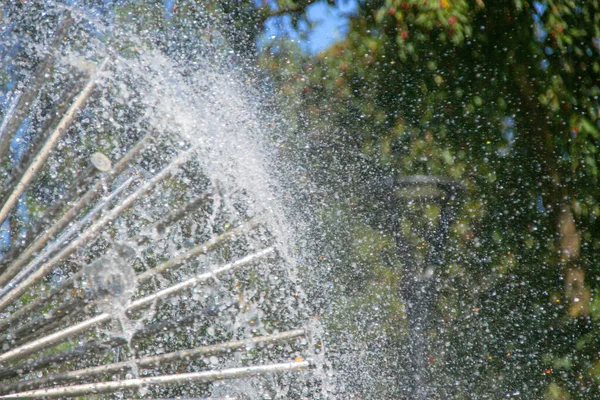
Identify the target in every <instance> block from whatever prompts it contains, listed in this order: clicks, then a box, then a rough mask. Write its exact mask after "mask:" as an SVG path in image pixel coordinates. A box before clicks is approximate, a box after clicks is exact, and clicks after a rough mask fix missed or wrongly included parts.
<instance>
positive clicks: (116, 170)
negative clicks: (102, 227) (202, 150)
mask: <svg viewBox="0 0 600 400" xmlns="http://www.w3.org/2000/svg"><path fill="white" fill-rule="evenodd" d="M153 135H154V132H149V133H147V134H146V135H145V136H144V137H143V138H142V139H140V141H139V142H137V144H136V145H135V146H134V147H133V148H131V150H129V151H128V152H127V154H125V155H124V156H123V157H122V158H121V160H119V162H118V163H117V164H116V165H115V166H114V167H113V169H112V170H111V171H110V172H109V173H108V174H107V176H106V177H105V178H104V182H103V181H102V180H99V181H97V182H96V183H95V184H94V186H92V187H91V188H90V189H89V190H88V191H87V192H86V194H84V195H83V196H82V197H81V198H80V199H79V200H78V201H77V203H75V204H74V205H73V206H72V207H71V208H70V209H69V210H68V211H67V212H66V213H64V214H63V215H62V217H61V218H60V219H59V220H58V221H57V222H56V223H55V224H54V225H53V226H52V227H50V229H48V230H47V231H46V232H44V234H43V235H42V236H40V237H39V238H37V240H35V242H33V244H31V246H29V247H28V248H27V249H26V250H24V251H23V250H22V249H23V247H24V246H18V247H17V246H15V247H13V248H11V250H10V251H9V252H8V253H7V254H6V255H5V256H4V258H3V259H2V264H3V265H6V264H7V263H9V262H11V261H12V260H15V258H16V260H15V261H14V262H13V263H12V264H11V265H10V267H9V268H8V269H7V271H8V270H11V271H12V272H11V273H13V274H14V273H15V272H14V271H19V270H20V269H21V268H22V267H23V266H24V265H25V264H27V263H28V262H29V260H30V259H31V258H32V257H33V256H34V254H35V253H37V252H38V251H40V250H41V249H42V248H43V247H44V246H45V245H46V243H48V242H49V241H50V240H52V239H53V238H54V237H56V236H57V235H58V234H59V233H60V232H61V231H62V230H63V229H64V228H65V227H66V226H67V225H69V224H70V223H71V222H72V221H73V220H74V219H75V218H76V217H77V216H78V215H79V214H80V213H81V211H83V210H84V209H85V208H86V207H87V206H89V205H90V204H91V203H92V201H94V200H95V199H96V197H98V196H99V195H100V193H102V189H103V185H104V184H106V185H108V184H110V183H111V182H112V181H114V180H115V178H116V177H117V176H118V175H120V174H121V172H123V171H124V170H125V169H126V168H127V167H128V166H129V164H131V162H132V161H133V160H134V159H135V158H136V157H137V156H138V155H139V153H140V152H141V151H142V150H144V149H145V148H146V146H147V144H148V142H149V141H150V139H151V138H152V137H153ZM64 206H65V202H64V201H59V202H57V203H55V205H53V206H51V208H53V209H56V210H60V209H62V208H63V207H64ZM48 222H49V221H48V220H47V218H42V219H41V220H39V221H38V222H37V223H36V224H35V225H34V227H33V228H32V232H31V234H30V235H31V236H30V237H31V240H33V239H35V235H37V234H38V233H39V232H41V231H42V228H43V227H44V226H45V225H46V224H47V223H48Z"/></svg>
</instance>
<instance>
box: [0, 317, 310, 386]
mask: <svg viewBox="0 0 600 400" xmlns="http://www.w3.org/2000/svg"><path fill="white" fill-rule="evenodd" d="M305 335H306V332H305V330H304V329H295V330H290V331H285V332H280V333H276V334H272V335H265V336H256V337H252V338H249V339H242V340H234V341H230V342H225V343H219V344H214V345H210V346H202V347H197V348H194V349H188V350H180V351H175V352H172V353H166V354H161V355H157V356H150V357H144V358H139V359H134V360H129V361H122V362H118V363H113V364H105V365H99V366H96V367H91V368H85V369H80V370H76V371H69V372H65V373H62V374H56V375H48V376H46V377H44V378H41V379H32V380H28V381H21V382H15V383H12V384H8V385H3V386H0V391H2V392H3V393H7V392H10V391H14V390H25V389H31V388H35V389H39V388H41V387H43V386H45V385H46V384H49V383H50V384H53V385H55V384H56V383H58V382H70V381H78V380H83V379H89V378H93V377H97V376H101V375H107V374H112V373H118V372H122V371H126V370H128V369H131V368H132V367H133V366H135V367H136V368H150V367H154V366H158V365H161V364H164V363H170V362H175V361H189V360H194V359H197V358H200V357H204V356H207V355H211V354H219V353H225V352H229V351H232V350H239V349H242V348H246V347H247V346H248V345H249V344H252V345H258V344H265V345H266V344H272V343H277V342H282V341H288V340H293V339H296V338H299V337H302V336H305Z"/></svg>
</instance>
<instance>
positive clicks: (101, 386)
mask: <svg viewBox="0 0 600 400" xmlns="http://www.w3.org/2000/svg"><path fill="white" fill-rule="evenodd" d="M310 366H311V364H310V362H308V361H300V362H290V363H281V364H268V365H259V366H254V367H242V368H227V369H221V370H215V371H204V372H191V373H187V374H175V375H160V376H154V377H148V378H137V379H127V380H123V381H111V382H100V383H90V384H85V385H74V386H62V387H55V388H48V389H40V390H31V391H27V392H21V393H14V394H9V395H6V396H2V397H0V399H33V398H39V397H44V398H53V397H58V398H61V397H62V398H65V397H74V396H84V395H86V394H99V393H108V392H114V391H121V390H127V389H138V388H141V387H148V386H156V385H173V384H191V383H207V382H214V381H221V380H225V379H239V378H246V377H249V376H257V375H265V374H273V373H283V372H297V371H304V370H307V369H308V368H310Z"/></svg>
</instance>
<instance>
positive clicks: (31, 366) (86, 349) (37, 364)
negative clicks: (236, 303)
mask: <svg viewBox="0 0 600 400" xmlns="http://www.w3.org/2000/svg"><path fill="white" fill-rule="evenodd" d="M228 307H231V306H228ZM228 307H225V309H226V308H228ZM219 311H220V310H219V309H214V308H212V307H205V308H203V309H201V311H197V312H194V313H192V314H186V315H182V316H177V317H176V318H173V319H168V320H163V321H159V322H156V323H153V324H150V325H145V326H144V327H142V328H141V329H139V330H136V331H135V332H134V333H133V337H132V338H131V341H130V342H128V341H127V340H126V339H125V338H123V337H111V338H108V339H105V340H96V341H91V342H86V343H85V344H83V345H81V346H78V347H75V348H72V349H69V350H63V351H60V352H58V353H54V354H49V355H46V356H41V357H36V358H35V359H29V360H27V361H26V362H24V363H21V364H15V365H11V366H9V367H7V368H2V369H0V379H9V378H12V377H15V376H22V375H23V373H25V372H28V371H36V370H39V369H41V368H45V367H47V366H48V365H52V364H56V363H64V362H65V361H69V360H73V359H75V358H81V357H84V356H85V355H86V354H89V353H103V352H106V351H107V350H110V349H112V348H115V347H119V346H124V345H126V344H129V345H130V344H131V343H134V342H137V341H139V340H144V339H146V338H148V337H150V336H154V335H156V334H157V333H159V332H164V331H165V329H169V328H172V327H173V326H178V327H183V326H188V325H191V324H193V323H194V322H195V321H196V320H198V319H199V318H202V317H206V316H211V315H216V314H217V313H218V312H219Z"/></svg>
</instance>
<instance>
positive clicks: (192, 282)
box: [0, 247, 275, 364]
mask: <svg viewBox="0 0 600 400" xmlns="http://www.w3.org/2000/svg"><path fill="white" fill-rule="evenodd" d="M274 253H275V248H274V247H267V248H266V249H263V250H261V251H259V252H256V253H253V254H250V255H247V256H245V257H243V258H240V259H238V260H236V261H234V262H232V263H228V264H225V265H223V266H221V267H218V268H215V269H213V270H212V271H210V272H206V273H203V274H200V275H198V276H196V277H193V278H191V279H188V280H186V281H183V282H181V283H178V284H176V285H173V286H170V287H168V288H166V289H163V290H160V291H158V292H155V293H153V294H151V295H149V296H146V297H142V298H141V299H138V300H136V301H134V302H132V303H131V304H130V305H128V306H127V307H125V309H124V311H125V312H126V313H132V312H135V311H138V310H139V309H141V308H143V307H145V306H149V305H151V304H152V303H154V302H156V301H157V300H160V299H162V298H165V297H169V296H173V295H175V294H177V293H179V292H182V291H184V290H186V289H190V288H192V287H194V286H196V285H198V284H200V283H203V282H206V281H208V280H210V279H214V278H215V277H216V276H217V275H220V274H222V273H224V272H228V271H231V270H235V269H238V268H240V267H244V266H246V265H249V264H251V263H254V262H256V261H258V260H260V259H262V258H264V257H267V256H271V255H273V254H274ZM112 318H113V315H112V314H110V313H102V314H99V315H96V316H95V317H92V318H90V319H87V320H85V321H82V322H79V323H77V324H75V325H73V326H70V327H68V328H66V329H63V330H61V331H58V332H55V333H53V334H51V335H48V336H45V337H43V338H40V339H38V340H35V341H33V342H30V343H27V344H25V345H22V346H20V347H17V348H15V349H13V350H10V351H7V352H6V353H4V354H2V355H0V364H4V363H6V362H8V361H13V360H17V359H20V358H23V357H25V356H27V355H29V354H31V353H34V352H36V351H38V350H42V349H45V348H48V347H50V346H53V345H55V344H57V343H60V342H63V341H65V340H67V339H68V338H70V337H73V336H75V335H78V334H79V333H82V332H85V331H87V330H89V329H91V328H93V327H95V326H97V325H100V324H103V323H106V322H109V321H110V320H112Z"/></svg>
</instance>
